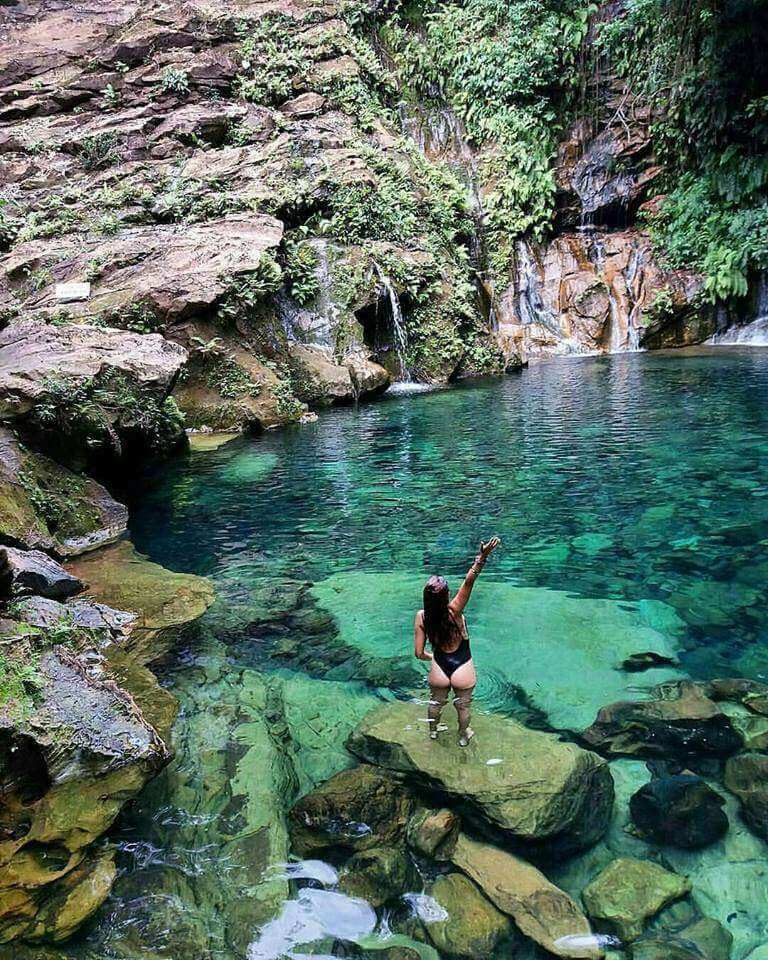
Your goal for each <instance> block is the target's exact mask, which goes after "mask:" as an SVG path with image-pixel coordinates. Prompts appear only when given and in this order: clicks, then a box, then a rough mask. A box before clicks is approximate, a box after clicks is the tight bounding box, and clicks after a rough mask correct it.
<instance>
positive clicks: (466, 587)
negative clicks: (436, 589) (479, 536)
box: [451, 537, 501, 613]
mask: <svg viewBox="0 0 768 960" xmlns="http://www.w3.org/2000/svg"><path fill="white" fill-rule="evenodd" d="M500 543H501V540H499V538H498V537H491V539H490V540H488V541H487V542H486V543H483V541H482V540H481V541H480V552H479V553H478V555H477V556H476V557H475V561H474V563H473V564H472V566H471V567H470V568H469V570H468V571H467V575H466V577H464V583H462V585H461V586H460V587H459V592H458V593H457V594H456V596H455V597H454V598H453V600H451V609H452V610H453V611H454V613H461V612H462V610H463V609H464V607H466V605H467V604H468V603H469V598H470V596H471V595H472V587H474V585H475V580H477V578H478V576H479V575H480V571H481V570H482V569H483V567H484V566H485V561H486V560H487V559H488V557H490V555H491V554H492V553H493V551H494V550H495V549H496V547H498V545H499V544H500Z"/></svg>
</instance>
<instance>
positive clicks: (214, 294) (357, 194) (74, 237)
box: [0, 3, 510, 433]
mask: <svg viewBox="0 0 768 960" xmlns="http://www.w3.org/2000/svg"><path fill="white" fill-rule="evenodd" d="M62 32H65V33H66V34H67V37H68V39H67V40H66V41H63V40H62V39H61V37H62ZM3 40H4V43H3V52H2V54H0V55H2V56H3V58H4V60H3V65H2V72H1V73H0V103H2V104H3V107H2V109H1V110H0V152H2V174H3V179H4V181H5V182H6V184H7V185H8V186H7V190H6V193H5V198H4V199H5V204H4V206H3V213H2V229H1V230H0V252H2V251H3V250H5V251H6V254H5V256H4V257H2V258H1V259H0V277H2V281H1V283H0V316H1V317H2V320H3V321H4V322H5V323H6V324H7V323H11V325H12V326H11V329H13V328H15V327H17V326H18V321H19V318H24V319H29V318H35V319H36V320H37V321H38V322H43V321H44V322H46V323H49V324H50V322H51V321H53V322H54V323H55V324H56V326H55V328H54V329H53V330H52V332H50V333H48V334H47V338H45V337H44V336H43V334H42V332H41V330H40V329H39V328H37V327H36V328H31V332H27V333H25V334H24V337H25V338H26V339H27V340H29V339H30V337H31V338H32V342H31V344H30V346H34V349H33V350H31V351H30V350H27V351H26V352H28V353H30V356H32V357H34V356H36V355H42V354H43V353H44V354H47V355H49V359H50V362H49V364H48V366H49V368H52V367H53V366H54V361H56V364H55V365H56V366H59V364H58V358H59V357H61V358H62V362H61V364H60V366H61V370H60V371H59V372H58V373H57V374H56V377H57V379H66V380H67V381H68V382H70V381H71V382H72V383H73V384H80V382H81V379H82V378H83V377H85V375H86V374H85V371H84V370H81V366H82V364H73V363H71V362H70V360H71V359H73V357H74V358H76V359H78V360H84V358H83V356H82V354H83V351H84V349H85V347H86V346H87V347H88V348H89V349H93V350H96V351H97V352H98V355H99V356H101V357H104V358H107V359H108V358H109V357H110V356H111V354H112V353H113V348H112V347H111V346H110V343H112V342H116V341H117V340H119V339H120V338H122V339H123V342H124V344H125V349H126V351H128V352H130V351H132V350H135V349H136V348H135V347H134V345H133V344H134V339H135V337H137V336H139V337H140V338H141V339H146V340H147V346H146V350H147V351H148V352H152V351H154V353H155V355H156V358H157V355H159V354H160V353H161V352H162V353H164V355H165V357H166V358H167V359H168V360H169V361H171V360H172V358H174V357H178V358H179V359H180V360H181V361H182V363H184V364H185V368H184V372H183V375H182V377H181V379H180V381H179V382H178V383H177V382H176V380H177V376H176V375H177V374H178V366H177V368H176V369H175V370H174V371H173V376H172V378H171V379H172V383H171V386H174V385H175V386H176V390H175V396H176V398H177V400H178V402H179V404H180V406H181V407H182V409H183V411H184V412H185V413H186V414H187V425H188V426H195V427H213V428H216V429H222V428H233V427H234V428H240V427H244V426H256V427H260V426H272V425H275V424H277V423H281V422H286V421H289V420H295V419H298V418H299V417H300V416H301V414H302V412H303V410H305V409H306V404H310V405H315V404H322V403H326V402H348V401H351V400H354V399H355V398H357V397H359V396H366V395H371V394H375V393H377V392H380V391H381V390H383V389H385V388H386V386H387V385H388V383H389V381H390V378H391V377H392V376H395V377H406V376H414V377H416V378H419V379H426V380H434V379H437V380H442V379H447V378H448V377H449V376H452V375H453V374H454V373H456V372H457V371H458V370H459V369H461V370H462V371H469V370H471V371H477V372H487V371H490V370H495V371H499V370H501V369H503V368H504V366H505V365H507V364H508V363H509V362H510V358H509V357H506V358H505V357H504V356H503V355H502V353H500V351H499V349H498V345H497V341H496V339H495V337H494V335H493V334H492V331H491V330H490V328H489V327H488V325H487V323H486V321H485V319H484V318H483V315H482V311H481V310H480V308H479V306H478V304H477V302H476V300H475V298H474V297H473V295H472V294H471V293H470V294H468V293H467V287H468V286H471V277H469V275H468V274H467V267H466V264H464V263H463V262H462V261H461V258H460V257H458V255H457V253H456V250H455V244H456V242H457V240H456V238H457V237H458V236H459V234H460V232H461V230H462V229H463V228H464V227H465V225H466V224H465V223H464V222H463V221H462V218H466V198H465V197H463V196H462V191H461V190H460V189H459V188H456V187H455V185H453V184H452V183H451V182H449V181H447V180H446V179H445V175H444V173H443V172H442V170H441V168H439V167H437V166H433V165H432V164H430V163H429V162H428V161H425V160H423V159H417V158H414V157H413V156H411V154H410V153H409V152H408V151H407V150H405V149H404V147H403V145H402V144H399V143H398V141H397V130H396V129H395V127H394V126H393V125H392V117H391V115H390V113H389V112H388V108H387V107H385V103H384V101H385V99H386V98H385V97H384V96H383V95H384V93H385V92H387V91H389V93H391V92H392V91H391V90H390V89H389V86H388V85H390V81H389V80H388V79H387V77H386V76H385V73H384V71H383V68H382V67H381V65H380V64H379V63H378V62H377V60H376V57H375V55H374V53H373V51H372V48H370V47H369V46H368V45H367V43H366V42H364V41H363V40H361V39H360V37H359V36H357V35H355V34H354V33H353V31H352V29H351V28H350V26H349V25H348V23H347V22H346V20H345V14H344V11H343V9H342V6H341V5H338V4H335V3H330V4H315V5H312V4H309V5H298V6H297V5H294V4H290V3H286V4H281V5H278V6H276V7H270V8H268V9H267V8H264V7H260V6H258V5H254V4H245V5H244V4H242V3H224V4H218V5H215V7H212V6H210V5H206V4H197V3H191V4H189V3H176V4H172V5H171V6H170V7H169V6H168V4H163V3H151V4H149V5H147V4H141V5H139V4H128V5H127V6H125V7H123V8H122V9H121V11H120V12H119V13H117V12H115V11H114V9H113V6H112V5H111V4H108V3H92V4H88V5H87V8H83V9H82V10H81V9H80V8H78V10H77V15H74V14H72V13H70V12H66V11H62V10H61V9H60V8H59V5H58V4H55V3H50V4H48V3H42V4H38V5H36V7H35V8H34V13H32V12H31V10H28V9H27V8H25V7H19V8H17V7H13V8H11V10H10V11H9V12H8V13H7V14H6V18H5V26H4V37H3ZM446 215H448V217H449V218H450V217H451V216H453V219H454V220H455V223H453V224H450V223H448V220H447V218H446ZM438 308H439V309H438ZM83 323H84V324H87V326H84V327H82V328H81V327H80V326H79V324H83ZM94 327H97V328H98V329H99V331H100V333H99V334H98V335H97V334H96V333H94V332H91V333H87V330H89V329H92V328H94ZM425 327H428V328H429V329H424V328H425ZM118 330H119V331H127V332H126V333H117V332H116V331H118ZM149 333H153V334H157V335H158V336H157V337H155V338H154V344H152V342H151V341H150V340H149V338H147V337H146V335H147V334H149ZM18 336H19V337H20V336H21V331H19V333H18ZM99 337H100V338H101V339H100V340H99ZM160 337H163V338H165V340H171V341H174V342H175V343H176V344H180V345H181V346H182V347H184V348H185V349H186V350H187V351H188V353H189V356H188V357H187V354H185V353H184V352H183V351H179V349H178V348H177V347H175V346H171V345H168V344H167V343H166V344H165V345H164V346H163V341H161V340H160ZM16 338H17V334H16V333H13V334H8V335H7V338H6V339H8V345H9V348H10V349H11V350H13V347H12V344H13V343H14V342H15V341H16ZM84 340H87V341H88V342H87V344H84V342H83V341H84ZM49 341H50V342H49ZM437 347H439V349H436V348H437ZM468 352H471V361H468V360H467V359H466V357H467V355H468ZM7 359H8V362H9V363H11V364H13V363H14V362H15V359H16V356H15V354H14V353H13V352H11V353H10V354H9V355H8V358H7ZM115 359H117V358H115ZM116 366H117V367H118V368H121V364H120V363H119V362H118V363H116ZM179 366H181V364H179ZM385 368H387V369H385ZM20 372H21V371H16V370H15V369H14V368H13V366H12V367H11V369H10V371H9V373H8V375H7V377H8V378H10V379H9V382H8V384H7V385H6V386H4V387H3V388H2V389H3V393H4V394H5V393H7V394H8V399H7V403H5V406H4V409H5V410H6V411H7V412H8V413H9V414H13V415H16V414H19V415H22V414H26V413H27V412H28V410H29V401H30V396H29V391H30V390H32V391H33V392H35V393H37V394H39V393H40V391H41V389H42V388H43V387H46V388H48V387H50V384H49V383H45V384H43V383H40V378H39V377H35V376H33V377H32V379H31V381H30V382H29V383H28V384H26V385H24V386H23V385H22V384H20V382H19V380H18V376H17V377H16V379H15V380H13V378H12V375H13V374H14V373H16V374H18V373H20ZM93 375H94V374H93V372H91V373H90V374H89V376H93ZM101 376H103V371H102V372H101ZM4 402H5V401H4ZM118 433H119V430H118Z"/></svg>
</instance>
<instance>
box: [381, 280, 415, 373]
mask: <svg viewBox="0 0 768 960" xmlns="http://www.w3.org/2000/svg"><path fill="white" fill-rule="evenodd" d="M374 266H375V268H376V274H377V276H378V278H379V283H380V284H381V285H382V287H384V289H385V290H386V292H387V297H388V298H389V310H390V314H391V317H390V319H391V321H392V332H393V333H394V336H395V352H396V353H397V360H398V364H399V366H400V380H404V381H405V382H406V383H408V382H410V381H411V380H412V379H413V378H412V376H411V372H410V370H409V369H408V359H407V358H408V331H407V330H406V327H405V320H404V319H403V311H402V309H401V308H400V298H399V297H398V295H397V290H395V288H394V286H393V285H392V281H391V280H390V279H389V277H388V276H387V275H386V274H385V273H384V271H383V270H382V269H381V267H380V266H379V265H378V263H376V264H374Z"/></svg>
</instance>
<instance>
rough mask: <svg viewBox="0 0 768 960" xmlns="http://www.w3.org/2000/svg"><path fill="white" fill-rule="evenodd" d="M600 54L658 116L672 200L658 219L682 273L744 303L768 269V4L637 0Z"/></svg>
mask: <svg viewBox="0 0 768 960" xmlns="http://www.w3.org/2000/svg"><path fill="white" fill-rule="evenodd" d="M599 41H600V50H601V52H602V54H603V55H607V56H608V57H609V58H610V61H611V63H612V64H614V65H615V67H616V68H617V69H618V70H619V72H620V74H621V75H622V76H623V77H624V78H625V79H626V81H627V84H628V87H629V89H631V90H632V91H633V92H634V93H636V94H637V95H639V96H640V97H642V98H643V99H645V100H646V101H648V102H649V103H650V104H651V105H652V107H653V108H654V111H655V121H654V123H653V127H652V131H653V139H654V145H655V148H656V150H657V152H658V154H659V157H660V159H661V160H662V161H663V162H664V163H665V165H666V183H665V184H664V186H665V187H666V189H667V193H668V195H667V197H666V199H665V201H664V203H663V204H662V205H661V207H660V209H659V210H657V211H655V212H653V213H650V214H649V216H648V223H649V226H650V229H651V235H652V237H653V240H654V243H655V246H656V248H657V251H658V253H659V254H660V255H661V257H662V259H663V261H664V262H665V263H666V264H667V265H668V266H670V267H673V268H680V267H688V268H693V269H695V270H698V271H701V272H702V273H703V274H704V276H705V293H706V295H707V298H708V299H709V300H711V301H715V300H718V299H727V298H729V297H733V296H736V297H739V296H743V295H745V294H746V293H747V291H748V289H749V278H750V274H751V273H753V272H754V271H755V270H756V269H760V268H765V267H768V190H767V188H768V65H767V64H766V58H765V53H764V52H765V48H766V46H767V45H768V21H767V20H766V17H765V9H764V4H763V3H762V2H761V0H739V2H737V3H734V4H722V3H719V2H717V0H694V2H693V3H689V2H687V0H630V2H629V4H628V6H627V11H626V16H625V17H624V18H621V19H617V20H615V21H613V22H611V23H607V24H605V25H603V27H602V28H601V32H600V36H599Z"/></svg>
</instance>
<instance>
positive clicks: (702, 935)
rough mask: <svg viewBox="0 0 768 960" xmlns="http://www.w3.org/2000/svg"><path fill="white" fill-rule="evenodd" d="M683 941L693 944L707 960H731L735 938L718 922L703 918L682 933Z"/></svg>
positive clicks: (680, 934) (680, 935)
mask: <svg viewBox="0 0 768 960" xmlns="http://www.w3.org/2000/svg"><path fill="white" fill-rule="evenodd" d="M679 937H680V939H681V940H683V941H685V942H687V943H692V944H694V946H695V947H696V948H697V949H698V950H699V951H700V952H701V954H702V955H703V956H704V957H706V960H729V958H730V956H731V947H732V946H733V936H732V934H731V933H730V932H729V931H728V930H726V929H725V927H724V926H723V925H722V923H720V922H719V921H717V920H713V919H712V918H711V917H702V918H701V920H696V921H695V922H694V923H692V924H690V925H689V926H687V927H685V928H684V929H683V930H681V931H680V933H679Z"/></svg>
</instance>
